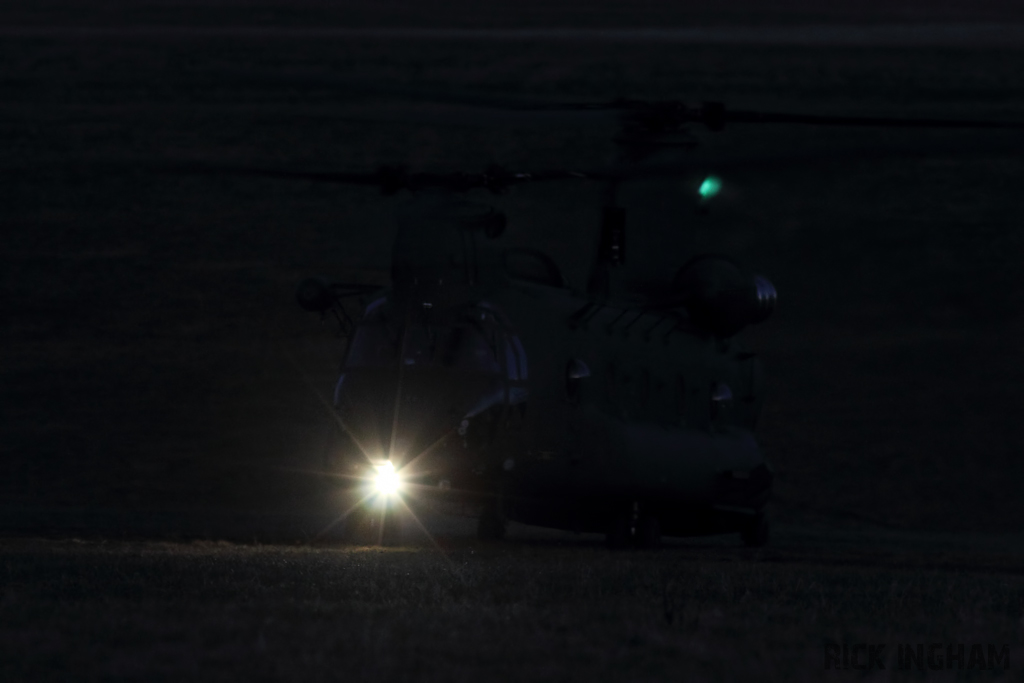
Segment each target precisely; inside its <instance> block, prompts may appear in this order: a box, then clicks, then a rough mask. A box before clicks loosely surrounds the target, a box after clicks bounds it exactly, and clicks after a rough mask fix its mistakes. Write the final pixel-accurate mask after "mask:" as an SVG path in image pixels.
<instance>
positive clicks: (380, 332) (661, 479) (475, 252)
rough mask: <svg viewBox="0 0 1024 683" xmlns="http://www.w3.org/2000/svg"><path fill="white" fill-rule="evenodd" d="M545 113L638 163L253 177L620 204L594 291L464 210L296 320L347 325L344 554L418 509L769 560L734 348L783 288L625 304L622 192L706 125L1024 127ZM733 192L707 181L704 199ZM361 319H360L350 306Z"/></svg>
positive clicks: (703, 271)
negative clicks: (386, 273) (736, 546)
mask: <svg viewBox="0 0 1024 683" xmlns="http://www.w3.org/2000/svg"><path fill="white" fill-rule="evenodd" d="M536 108H538V109H555V108H564V109H570V110H573V109H576V110H612V111H615V112H618V114H619V116H620V122H621V133H620V135H619V137H618V138H617V140H616V142H618V143H619V144H620V146H621V147H622V148H623V149H624V150H626V152H625V153H623V154H622V157H621V160H620V162H619V163H617V164H616V165H615V166H614V167H613V168H611V169H609V170H602V171H572V170H555V171H541V172H511V171H507V170H505V169H503V168H500V167H497V166H493V167H490V168H488V169H486V170H484V171H483V172H480V173H413V172H409V171H407V170H405V169H403V168H396V167H391V168H381V169H380V170H378V171H376V172H373V173H306V172H299V173H291V172H279V171H255V173H258V174H259V175H271V176H276V177H294V178H305V179H311V180H318V181H325V182H336V183H356V184H362V185H376V186H379V187H380V188H381V190H383V191H384V193H385V194H395V193H397V192H400V191H403V190H407V191H413V192H416V191H419V190H434V191H440V192H441V193H442V194H444V195H451V194H454V193H468V192H473V191H481V190H484V191H490V192H495V193H497V192H502V191H504V190H506V189H508V188H510V187H512V186H515V185H520V184H525V183H530V182H537V181H547V180H558V179H573V178H575V179H584V180H592V181H598V182H603V183H606V184H607V187H608V192H607V193H606V197H607V203H606V206H605V207H604V209H603V212H602V222H601V224H600V226H598V228H597V230H596V231H595V232H596V234H595V239H594V240H593V245H592V246H593V252H592V253H593V256H592V259H591V266H590V274H589V277H588V279H587V283H586V286H585V288H573V287H571V286H569V284H567V282H566V280H565V279H564V278H563V276H562V274H561V271H560V269H559V266H558V264H557V263H556V262H555V261H554V260H553V259H552V258H550V257H549V256H547V255H546V254H544V253H543V252H541V251H538V250H536V249H522V248H518V249H513V248H506V247H505V246H504V245H503V243H502V239H501V238H502V234H503V232H504V230H505V226H506V220H505V216H504V215H503V214H502V213H500V212H498V211H496V210H494V209H489V208H486V207H481V206H480V205H474V204H469V203H465V202H458V201H442V202H439V203H438V204H437V205H436V208H435V210H432V211H427V212H426V213H425V214H424V215H422V216H420V217H418V219H417V220H416V221H411V222H407V224H401V225H400V226H399V231H398V235H397V238H396V240H395V242H394V247H393V252H392V262H391V285H390V287H386V288H378V287H375V286H371V285H364V284H353V283H331V282H328V281H325V280H321V279H315V278H314V279H308V280H306V281H304V282H302V283H301V285H300V286H299V288H298V292H297V299H298V303H299V304H300V305H301V306H302V307H303V308H304V309H306V310H308V311H311V312H315V313H319V314H321V315H327V314H329V313H333V315H334V316H335V317H336V318H337V320H338V322H339V324H340V326H341V329H342V336H343V337H344V339H345V343H346V349H345V352H344V360H343V362H342V367H341V369H340V373H339V376H338V378H337V381H336V386H335V390H334V411H335V418H336V420H335V422H336V426H335V427H334V429H333V432H332V437H331V439H330V443H329V444H328V446H327V448H326V451H325V454H324V467H325V468H326V473H327V475H328V476H329V477H330V478H331V479H332V480H333V481H335V482H336V483H338V484H339V485H340V486H341V487H342V489H343V491H344V496H345V499H346V506H345V509H346V512H345V515H344V518H343V519H342V520H341V521H340V523H341V525H342V526H343V527H344V533H345V535H346V536H347V537H348V538H349V539H350V540H352V541H359V542H387V540H388V539H389V538H390V537H391V536H392V534H393V533H395V529H396V528H397V526H398V525H397V523H395V519H396V518H397V515H400V514H404V513H403V510H405V509H406V507H407V506H410V505H411V506H414V507H415V505H416V504H417V503H420V502H428V503H429V502H433V503H441V504H451V507H457V508H459V509H462V510H467V511H469V512H470V513H471V514H474V515H476V516H477V518H478V535H479V537H480V538H482V539H500V538H501V537H502V536H503V534H504V532H505V528H506V525H507V523H508V522H509V521H517V522H523V523H526V524H532V525H538V526H544V527H551V528H558V529H566V530H573V531H581V532H599V533H604V534H606V537H607V541H608V544H609V545H610V546H612V547H625V546H636V547H656V546H657V545H659V544H660V541H661V537H662V536H663V535H667V536H685V535H698V534H717V533H735V532H738V533H739V534H740V536H741V538H742V540H743V542H744V543H745V544H747V545H749V546H761V545H763V544H765V543H766V542H767V541H768V536H769V519H768V516H767V514H766V509H767V506H768V503H769V500H770V498H771V489H772V478H773V473H772V468H771V466H770V465H769V463H768V462H767V461H766V459H765V456H764V455H763V453H762V452H761V450H760V448H759V447H758V444H757V441H756V440H755V437H754V431H755V426H756V424H757V420H758V413H759V411H760V409H761V404H762V400H763V386H762V384H763V380H762V372H761V367H760V364H759V361H758V358H757V356H756V354H755V353H753V352H751V351H748V350H747V349H745V348H744V347H743V345H742V344H741V342H740V340H739V338H738V336H737V335H738V333H740V332H741V331H742V330H743V329H745V328H747V327H748V326H751V325H756V324H759V323H762V322H764V321H765V320H767V319H768V318H769V317H770V316H771V314H772V311H773V309H774V308H775V305H776V291H775V288H774V287H773V286H772V284H771V282H770V281H769V280H768V279H766V278H764V277H762V276H760V275H756V274H754V273H750V272H746V271H744V270H743V269H741V268H740V267H739V266H738V265H737V264H736V263H735V262H733V261H732V260H730V259H729V258H728V257H726V256H721V255H716V254H690V255H682V254H681V255H680V259H679V263H680V267H679V268H678V271H677V272H676V273H675V277H674V278H673V279H672V280H671V281H670V282H666V283H664V286H663V287H662V288H661V290H660V291H655V292H650V291H648V292H643V293H638V292H631V291H628V287H627V286H626V285H625V283H624V282H623V281H622V279H621V276H620V275H621V270H622V266H623V264H624V263H625V262H626V259H627V254H628V250H627V239H626V235H627V220H626V213H625V211H624V209H622V208H621V207H619V206H617V205H616V203H615V195H616V188H617V187H618V184H619V183H620V182H622V181H624V180H629V179H632V178H637V177H640V178H642V177H645V176H648V175H658V174H664V173H671V170H668V171H666V170H665V169H658V168H653V169H651V168H645V166H644V165H643V157H644V155H645V152H644V151H643V150H650V149H656V148H658V146H659V145H662V144H675V145H679V146H683V147H687V146H691V145H692V142H693V141H694V139H693V138H692V137H690V129H691V128H692V127H693V126H694V125H703V126H706V127H707V128H708V129H710V130H711V131H720V130H722V129H723V128H724V127H725V126H726V125H727V124H734V123H777V124H809V125H839V126H896V127H951V128H1024V125H1022V124H1017V123H1002V122H984V121H944V120H933V119H893V118H867V117H847V116H817V115H803V114H786V113H765V112H756V111H731V110H729V109H726V108H725V107H724V106H723V105H721V104H717V103H706V104H703V105H700V106H696V107H694V106H688V105H685V104H683V103H680V102H675V101H669V102H647V101H638V100H614V101H612V102H608V103H600V104H570V105H540V106H538V107H536ZM680 140H681V141H682V143H681V144H680ZM666 141H669V142H666ZM638 149H640V150H641V152H640V153H637V152H636V150H638ZM691 170H692V169H691ZM716 182H717V180H716V179H715V178H713V177H709V178H708V179H707V180H706V181H705V184H704V185H703V186H702V189H701V192H702V194H706V195H710V194H713V193H714V192H715V191H716V189H717V188H716V185H715V184H716ZM355 299H358V301H359V309H360V310H359V314H358V315H357V316H355V319H353V317H351V316H350V315H349V314H348V311H350V310H352V305H351V304H349V305H346V302H350V301H353V300H355Z"/></svg>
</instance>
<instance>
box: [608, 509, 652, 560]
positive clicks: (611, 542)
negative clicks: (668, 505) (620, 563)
mask: <svg viewBox="0 0 1024 683" xmlns="http://www.w3.org/2000/svg"><path fill="white" fill-rule="evenodd" d="M605 539H606V541H607V543H608V547H609V548H611V549H612V550H622V549H625V548H640V549H645V550H654V549H656V548H660V547H661V523H660V522H659V521H658V518H657V516H655V515H653V514H649V513H645V512H643V511H642V510H641V509H640V506H639V505H638V504H636V503H634V504H633V506H632V509H630V510H627V511H623V512H621V513H619V514H618V515H616V516H615V517H613V518H612V521H611V523H610V524H609V526H608V533H607V534H606V535H605Z"/></svg>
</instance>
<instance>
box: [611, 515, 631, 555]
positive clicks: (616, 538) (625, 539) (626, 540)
mask: <svg viewBox="0 0 1024 683" xmlns="http://www.w3.org/2000/svg"><path fill="white" fill-rule="evenodd" d="M632 539H633V524H632V520H631V517H630V516H629V515H625V514H623V515H616V516H615V518H613V519H612V521H611V523H610V524H609V525H608V533H607V534H606V535H605V541H606V542H607V543H608V548H609V549H611V550H622V549H623V548H628V547H629V545H630V541H631V540H632Z"/></svg>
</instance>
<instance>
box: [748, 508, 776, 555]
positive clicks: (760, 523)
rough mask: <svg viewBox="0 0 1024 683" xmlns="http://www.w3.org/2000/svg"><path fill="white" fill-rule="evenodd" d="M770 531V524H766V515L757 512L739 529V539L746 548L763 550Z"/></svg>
mask: <svg viewBox="0 0 1024 683" xmlns="http://www.w3.org/2000/svg"><path fill="white" fill-rule="evenodd" d="M770 531H771V524H769V522H768V515H766V514H765V513H764V512H759V513H757V514H756V515H754V516H753V517H752V518H751V519H750V521H749V522H747V524H746V525H745V526H744V527H743V528H742V529H740V538H742V539H743V544H744V545H746V546H747V547H748V548H763V547H764V546H765V545H766V544H767V543H768V535H769V532H770Z"/></svg>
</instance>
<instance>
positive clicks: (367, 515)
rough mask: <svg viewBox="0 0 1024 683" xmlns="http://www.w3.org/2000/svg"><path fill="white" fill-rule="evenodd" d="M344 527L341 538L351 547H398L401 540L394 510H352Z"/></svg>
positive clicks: (400, 531)
mask: <svg viewBox="0 0 1024 683" xmlns="http://www.w3.org/2000/svg"><path fill="white" fill-rule="evenodd" d="M344 525H345V528H344V531H343V538H344V540H345V542H347V543H351V544H353V545H382V546H384V545H398V544H399V543H400V542H401V540H402V527H401V524H400V522H399V519H398V515H396V514H395V511H394V510H383V511H382V510H375V509H372V508H371V509H369V510H367V509H362V508H361V509H357V510H353V511H352V512H351V513H349V515H348V517H346V518H345V521H344Z"/></svg>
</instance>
